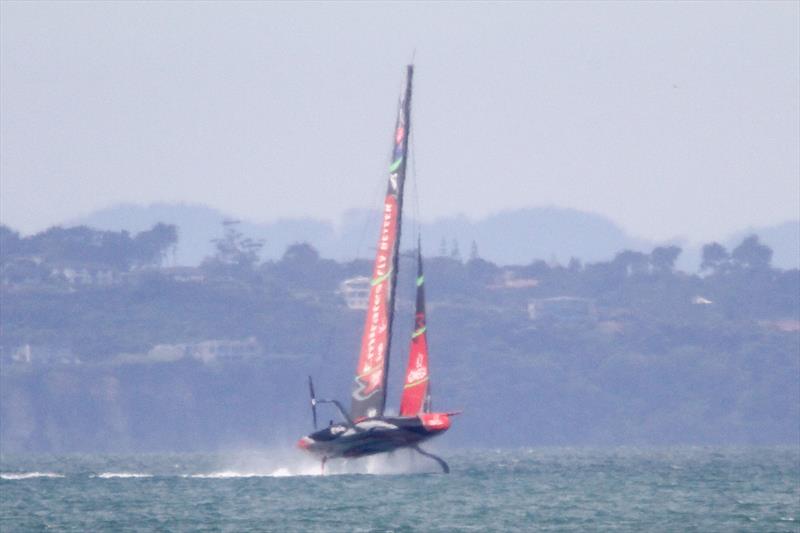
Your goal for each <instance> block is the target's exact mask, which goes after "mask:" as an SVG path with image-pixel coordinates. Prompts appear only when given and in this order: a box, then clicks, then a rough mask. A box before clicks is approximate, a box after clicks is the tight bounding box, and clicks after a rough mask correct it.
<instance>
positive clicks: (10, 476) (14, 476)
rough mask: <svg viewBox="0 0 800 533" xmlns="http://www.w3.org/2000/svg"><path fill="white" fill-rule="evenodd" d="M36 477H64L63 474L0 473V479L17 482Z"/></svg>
mask: <svg viewBox="0 0 800 533" xmlns="http://www.w3.org/2000/svg"><path fill="white" fill-rule="evenodd" d="M37 477H51V478H58V477H64V475H63V474H56V473H53V472H2V473H0V479H8V480H17V479H33V478H37Z"/></svg>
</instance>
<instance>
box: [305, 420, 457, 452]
mask: <svg viewBox="0 0 800 533" xmlns="http://www.w3.org/2000/svg"><path fill="white" fill-rule="evenodd" d="M447 427H449V421H447V423H446V424H443V425H441V426H439V427H431V426H430V424H425V423H424V422H423V420H422V419H421V418H420V417H416V416H414V417H375V418H368V419H365V420H362V421H359V422H357V423H356V424H355V425H354V426H352V427H348V426H345V425H332V426H330V427H328V428H325V429H323V430H320V431H317V432H314V433H312V434H311V435H309V436H307V437H303V438H302V439H300V442H299V443H298V445H299V446H300V447H301V448H303V449H305V450H307V451H309V452H311V453H313V454H315V455H318V456H319V457H324V458H328V459H333V458H337V457H343V458H356V457H365V456H368V455H374V454H377V453H385V452H391V451H394V450H397V449H399V448H414V447H416V446H417V445H418V444H420V443H421V442H423V441H425V440H428V439H430V438H431V437H434V436H436V435H439V434H441V433H443V432H444V431H445V430H446V429H447Z"/></svg>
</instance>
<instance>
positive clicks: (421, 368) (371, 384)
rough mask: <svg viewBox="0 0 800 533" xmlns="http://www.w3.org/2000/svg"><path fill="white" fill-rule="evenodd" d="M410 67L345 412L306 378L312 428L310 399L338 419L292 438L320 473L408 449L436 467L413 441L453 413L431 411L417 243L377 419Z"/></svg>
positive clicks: (390, 310)
mask: <svg viewBox="0 0 800 533" xmlns="http://www.w3.org/2000/svg"><path fill="white" fill-rule="evenodd" d="M413 75H414V67H413V65H409V66H408V67H407V70H406V84H405V92H404V93H403V96H402V98H401V100H400V104H399V109H398V113H397V123H396V125H395V130H394V144H393V149H392V158H391V163H390V165H389V184H388V187H387V191H386V198H385V200H384V205H383V217H382V221H381V229H380V235H379V238H378V246H377V253H376V256H375V265H374V267H373V272H372V280H371V288H370V294H369V301H368V302H369V303H368V306H367V316H366V320H365V323H364V333H363V336H362V339H361V351H360V354H359V358H358V365H357V367H356V375H355V384H354V386H353V393H352V399H351V405H350V411H349V413H348V412H347V411H346V410H345V409H344V407H343V406H342V405H341V404H340V403H339V402H338V401H336V400H329V399H318V398H317V397H316V394H315V392H314V385H313V382H312V381H311V378H310V377H309V381H308V385H309V392H310V394H311V409H312V413H313V419H314V429H316V428H317V410H316V409H317V404H320V403H330V404H333V405H335V406H336V408H337V409H338V411H339V413H340V414H341V415H342V418H343V419H344V421H343V422H340V423H336V424H331V425H330V426H328V427H327V428H325V429H322V430H319V431H315V432H314V433H311V434H310V435H308V436H305V437H303V438H301V439H300V440H299V441H298V443H297V444H298V446H299V447H300V448H302V449H304V450H307V451H309V452H311V453H313V454H315V455H317V456H318V457H320V458H321V460H322V468H323V471H324V468H325V462H326V461H327V460H328V459H333V458H338V457H343V458H356V457H363V456H367V455H373V454H377V453H384V452H391V451H393V450H396V449H398V448H411V449H413V450H416V451H417V452H418V453H420V454H422V455H424V456H426V457H430V458H432V459H434V460H435V461H437V462H438V463H439V465H440V466H441V467H442V470H443V471H444V472H449V471H450V469H449V467H448V466H447V463H446V462H445V461H444V460H443V459H441V458H440V457H437V456H435V455H433V454H430V453H428V452H426V451H424V450H422V449H421V448H420V447H419V444H420V443H422V442H423V441H425V440H428V439H430V438H431V437H434V436H436V435H440V434H442V433H444V432H445V431H446V430H447V429H448V428H449V427H450V417H451V416H452V415H454V414H456V413H452V412H449V413H448V412H441V413H435V412H432V411H431V401H430V385H429V373H428V341H427V333H426V332H427V326H426V319H425V278H424V276H423V270H422V252H421V250H420V247H419V243H418V246H417V302H416V312H415V328H414V332H413V334H412V337H411V347H410V350H409V357H408V365H407V368H406V373H405V382H404V386H403V395H402V398H401V401H400V415H399V416H384V410H385V407H386V385H387V379H388V369H389V359H390V352H391V350H390V347H391V340H392V322H393V319H394V309H395V289H396V285H397V273H398V265H399V249H400V228H401V222H402V213H403V189H404V186H405V178H406V162H407V159H408V137H409V133H410V126H411V120H410V119H411V85H412V79H413Z"/></svg>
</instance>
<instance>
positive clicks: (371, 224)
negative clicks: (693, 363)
mask: <svg viewBox="0 0 800 533" xmlns="http://www.w3.org/2000/svg"><path fill="white" fill-rule="evenodd" d="M232 218H235V217H232V216H231V215H228V214H226V213H223V212H221V211H218V210H216V209H213V208H210V207H206V206H200V205H185V204H153V205H150V206H137V205H119V206H115V207H110V208H107V209H103V210H100V211H96V212H94V213H92V214H90V215H88V216H85V217H82V218H79V219H75V220H71V221H68V222H67V224H69V225H75V224H86V225H88V226H92V227H96V228H99V229H105V230H121V229H126V230H128V231H131V232H139V231H144V230H146V229H148V228H150V227H152V226H153V224H155V223H156V222H166V223H169V224H175V225H176V226H178V229H179V244H178V249H177V251H176V254H175V257H174V263H175V264H179V265H196V264H198V263H199V262H200V261H202V259H203V258H204V257H207V256H208V255H209V254H211V252H212V249H213V245H212V244H211V239H214V238H216V237H219V236H220V235H221V233H222V230H221V223H222V221H223V220H229V219H232ZM377 227H378V212H377V211H373V210H367V209H352V210H349V211H347V212H345V214H344V215H343V216H342V219H341V220H340V221H338V223H333V222H331V221H325V220H317V219H313V218H295V219H279V220H277V221H275V222H270V223H262V224H258V223H253V222H250V221H246V220H243V221H242V222H241V225H240V230H241V231H242V232H243V233H244V234H245V235H247V236H248V237H251V238H254V239H263V240H264V241H265V246H264V250H263V257H264V258H265V259H277V258H280V257H281V256H282V255H283V252H284V251H285V250H286V247H287V246H289V245H290V244H293V243H296V242H303V241H305V242H309V243H311V244H312V245H313V246H314V247H315V248H317V249H318V250H319V252H320V254H321V255H322V256H323V257H328V258H331V259H336V260H347V259H352V258H355V257H362V258H364V257H369V256H371V254H372V248H373V247H374V242H373V241H374V240H375V237H376V235H375V233H376V229H375V228H377ZM417 229H421V231H422V238H423V248H424V249H425V251H426V253H427V254H428V255H437V254H440V253H441V252H444V253H445V254H446V255H450V254H451V253H452V252H453V248H454V245H456V246H457V248H458V250H459V253H460V255H461V256H462V257H463V258H467V257H468V256H469V254H470V249H471V246H472V242H473V241H474V242H475V243H476V245H477V248H478V253H479V255H480V256H481V257H482V258H484V259H487V260H489V261H492V262H495V263H498V264H528V263H530V262H531V261H532V260H534V259H544V260H546V261H550V260H552V259H555V260H557V261H558V262H560V263H562V264H566V263H567V262H568V261H569V259H570V258H571V257H577V258H580V259H581V260H582V261H584V262H594V261H601V260H607V259H609V258H611V257H613V256H614V255H615V254H616V253H617V252H619V251H621V250H625V249H630V250H639V251H649V250H650V249H652V248H653V247H654V246H656V244H658V243H653V242H649V241H647V240H643V239H637V238H634V237H632V236H630V235H628V234H627V233H626V232H625V231H624V230H623V229H622V228H620V227H619V226H618V225H616V224H615V223H614V222H613V221H611V220H610V219H608V218H606V217H604V216H602V215H597V214H594V213H586V212H583V211H578V210H575V209H565V208H558V207H533V208H528V209H518V210H513V211H503V212H500V213H496V214H493V215H490V216H488V217H486V218H483V219H479V220H472V219H470V218H467V217H465V216H453V217H444V218H439V219H436V220H434V221H432V222H428V223H424V224H422V226H421V228H419V227H418V226H417V224H416V222H415V221H414V220H412V219H410V218H408V219H407V220H406V221H405V223H404V230H403V231H404V232H405V234H406V235H407V236H408V235H413V234H414V233H415V232H416V231H417ZM751 233H757V234H758V235H759V236H761V238H762V241H763V242H764V243H766V244H767V245H769V246H770V247H771V248H773V250H774V252H775V255H774V258H773V264H774V265H776V266H778V267H781V268H796V267H797V266H798V263H799V262H800V222H798V221H793V222H786V223H784V224H781V225H779V226H772V227H766V228H756V229H751V230H747V231H742V232H737V233H736V234H734V235H733V236H732V237H731V238H730V239H728V240H725V241H724V242H723V244H725V245H726V246H727V247H728V248H729V249H731V248H733V247H735V246H736V245H737V244H738V243H739V242H741V240H742V238H744V237H745V236H746V235H749V234H751ZM407 239H408V237H407ZM405 242H407V243H410V242H412V239H408V240H406V241H405ZM676 244H678V245H680V244H681V243H676ZM699 263H700V246H688V247H685V249H684V253H683V255H682V256H681V258H680V259H679V262H678V266H679V267H680V268H683V269H686V270H694V269H696V268H697V266H698V265H699Z"/></svg>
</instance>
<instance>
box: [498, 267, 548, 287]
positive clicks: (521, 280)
mask: <svg viewBox="0 0 800 533" xmlns="http://www.w3.org/2000/svg"><path fill="white" fill-rule="evenodd" d="M537 285H539V280H538V279H536V278H526V277H520V276H518V275H517V273H516V272H514V271H513V270H509V269H505V270H503V271H502V273H501V274H500V276H499V278H498V279H497V280H495V282H494V283H492V284H491V285H489V286H488V288H489V289H532V288H533V287H536V286H537Z"/></svg>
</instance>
